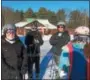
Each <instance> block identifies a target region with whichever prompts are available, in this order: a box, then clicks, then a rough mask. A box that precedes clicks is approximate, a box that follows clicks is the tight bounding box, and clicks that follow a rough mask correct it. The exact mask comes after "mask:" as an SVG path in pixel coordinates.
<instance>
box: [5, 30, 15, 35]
mask: <svg viewBox="0 0 90 80" xmlns="http://www.w3.org/2000/svg"><path fill="white" fill-rule="evenodd" d="M7 33H13V34H15V33H16V32H15V30H13V29H8V30H7Z"/></svg>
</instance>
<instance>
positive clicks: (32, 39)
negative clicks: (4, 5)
mask: <svg viewBox="0 0 90 80" xmlns="http://www.w3.org/2000/svg"><path fill="white" fill-rule="evenodd" d="M2 31H3V36H2V38H1V45H2V48H1V62H2V65H1V68H2V80H4V79H9V80H10V79H12V80H17V79H18V80H23V77H24V76H23V75H25V73H26V72H27V71H28V79H32V77H33V64H35V70H36V79H39V74H40V46H41V45H43V43H44V41H43V39H42V35H41V34H40V32H39V31H38V28H37V26H34V27H32V28H31V30H30V31H29V32H28V33H27V34H26V36H25V46H24V44H23V43H22V42H21V41H20V39H19V37H18V36H17V35H16V27H15V25H13V24H6V25H5V26H4V27H3V30H2ZM89 32H90V31H89V29H88V27H86V26H80V27H78V28H76V29H75V35H74V39H73V40H72V41H70V34H69V32H68V31H67V30H66V24H65V22H62V21H61V22H58V24H57V32H56V33H55V34H53V35H52V36H51V38H50V40H49V42H50V44H51V45H52V49H51V50H50V52H52V54H53V58H54V60H55V62H56V65H57V66H58V68H59V69H58V76H56V78H57V79H66V80H67V79H72V80H74V79H75V80H81V79H86V78H87V73H86V71H87V67H86V65H87V59H88V58H89V57H90V55H89V54H88V52H90V50H89V49H90V48H89V47H90V36H89ZM86 45H88V48H86V47H85V46H86ZM84 48H85V50H84ZM87 51H88V52H87ZM42 54H43V53H42ZM87 54H88V57H86V55H87ZM62 73H63V74H64V75H62Z"/></svg>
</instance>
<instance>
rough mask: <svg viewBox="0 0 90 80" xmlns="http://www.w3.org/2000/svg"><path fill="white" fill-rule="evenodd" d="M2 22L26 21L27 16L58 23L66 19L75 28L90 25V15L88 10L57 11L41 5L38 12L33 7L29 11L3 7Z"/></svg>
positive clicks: (68, 24)
mask: <svg viewBox="0 0 90 80" xmlns="http://www.w3.org/2000/svg"><path fill="white" fill-rule="evenodd" d="M1 11H2V12H1V23H2V26H3V25H4V24H7V23H17V22H20V21H24V20H25V19H26V18H39V19H48V20H49V22H51V23H52V24H54V25H56V24H57V22H58V21H65V22H66V24H67V26H68V27H70V28H75V27H77V26H80V25H85V26H89V22H90V21H89V15H88V12H87V10H73V11H70V10H65V9H59V10H58V11H57V12H54V11H51V10H48V9H46V8H44V7H40V9H39V10H38V11H37V12H34V11H33V10H32V9H31V8H28V10H27V11H25V12H24V11H20V10H13V9H12V8H8V7H2V8H1Z"/></svg>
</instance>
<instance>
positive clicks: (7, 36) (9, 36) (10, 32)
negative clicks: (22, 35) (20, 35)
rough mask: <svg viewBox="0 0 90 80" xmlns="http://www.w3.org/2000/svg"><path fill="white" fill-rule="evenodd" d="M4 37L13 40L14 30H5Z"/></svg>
mask: <svg viewBox="0 0 90 80" xmlns="http://www.w3.org/2000/svg"><path fill="white" fill-rule="evenodd" d="M6 38H7V39H8V40H13V39H14V38H15V31H14V30H8V31H7V32H6Z"/></svg>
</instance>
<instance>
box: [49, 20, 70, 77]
mask: <svg viewBox="0 0 90 80" xmlns="http://www.w3.org/2000/svg"><path fill="white" fill-rule="evenodd" d="M69 41H70V35H69V33H68V31H67V30H66V25H65V22H62V21H60V22H58V23H57V32H56V33H55V34H53V35H52V36H51V38H50V41H49V42H50V44H51V45H52V48H51V52H52V53H53V58H54V60H55V63H56V65H58V64H59V56H60V53H61V48H62V46H64V45H65V44H67V43H68V42H69ZM57 77H58V75H57Z"/></svg>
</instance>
